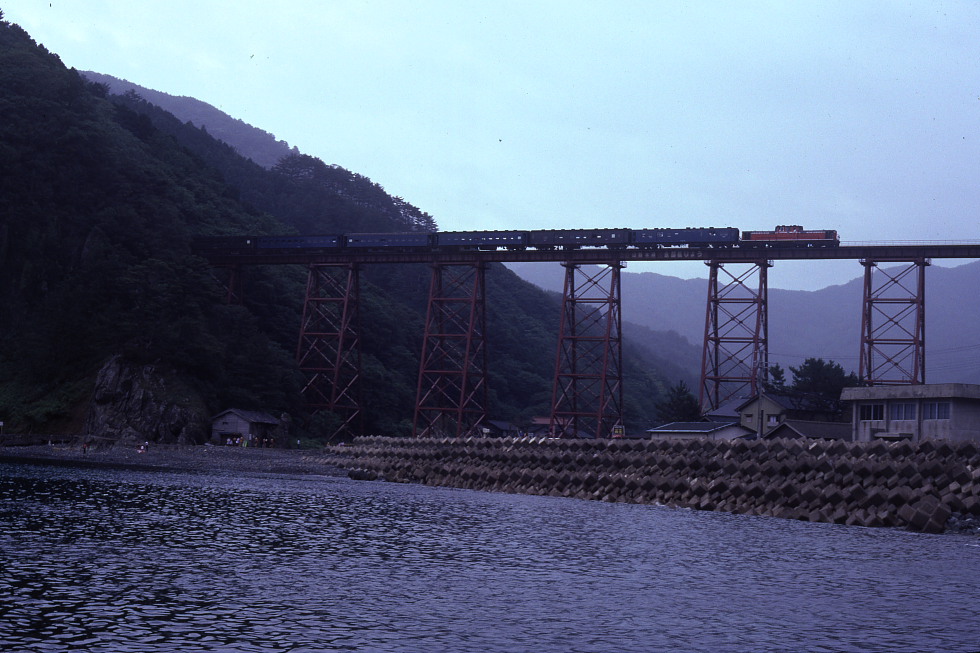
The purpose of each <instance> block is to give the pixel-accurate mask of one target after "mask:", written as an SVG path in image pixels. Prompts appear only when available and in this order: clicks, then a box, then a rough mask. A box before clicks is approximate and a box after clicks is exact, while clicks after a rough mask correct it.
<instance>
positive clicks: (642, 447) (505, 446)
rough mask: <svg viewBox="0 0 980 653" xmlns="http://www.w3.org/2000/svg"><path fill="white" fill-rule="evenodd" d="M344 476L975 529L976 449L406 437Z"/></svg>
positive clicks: (350, 456) (934, 444)
mask: <svg viewBox="0 0 980 653" xmlns="http://www.w3.org/2000/svg"><path fill="white" fill-rule="evenodd" d="M326 453H327V456H326V462H329V463H331V464H335V465H337V466H340V467H342V468H345V469H347V470H348V474H349V476H350V477H351V478H355V479H363V480H375V479H383V480H387V481H393V482H407V483H424V484H426V485H438V486H449V487H458V488H468V489H474V490H485V491H493V492H511V493H522V494H540V495H551V496H560V497H572V498H577V499H590V500H601V501H621V502H630V503H645V504H660V505H667V506H676V507H684V508H692V509H696V510H716V511H725V512H733V513H742V514H751V515H768V516H772V517H780V518H786V519H800V520H805V521H815V522H833V523H838V524H849V525H857V526H882V527H906V528H909V529H911V530H915V531H921V532H931V533H938V532H943V531H944V530H946V529H947V526H948V525H955V524H956V523H960V524H962V523H966V524H970V523H980V522H977V520H980V444H978V443H973V442H963V443H953V442H945V441H923V442H918V443H911V442H896V443H886V442H872V443H863V442H841V441H833V440H830V441H825V440H765V441H760V440H755V441H753V440H731V441H713V440H688V441H679V440H675V441H657V440H652V441H651V440H555V439H541V438H520V439H511V438H501V439H498V438H472V439H431V438H420V439H406V438H388V437H377V436H368V437H361V438H356V439H355V440H354V441H353V442H352V443H350V444H346V445H337V446H334V447H330V448H328V449H327V452H326Z"/></svg>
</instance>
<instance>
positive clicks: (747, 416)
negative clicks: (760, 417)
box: [742, 413, 755, 424]
mask: <svg viewBox="0 0 980 653" xmlns="http://www.w3.org/2000/svg"><path fill="white" fill-rule="evenodd" d="M742 417H743V418H744V419H745V421H746V422H747V423H749V424H751V423H752V422H753V418H754V417H755V415H753V414H752V413H745V415H743V416H742Z"/></svg>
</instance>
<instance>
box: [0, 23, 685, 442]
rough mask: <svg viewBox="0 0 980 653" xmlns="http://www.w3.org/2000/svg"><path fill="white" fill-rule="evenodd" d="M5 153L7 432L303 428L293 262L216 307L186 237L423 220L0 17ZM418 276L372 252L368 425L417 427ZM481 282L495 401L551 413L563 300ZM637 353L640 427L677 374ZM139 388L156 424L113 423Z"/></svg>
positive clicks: (351, 178) (382, 429)
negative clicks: (240, 411)
mask: <svg viewBox="0 0 980 653" xmlns="http://www.w3.org/2000/svg"><path fill="white" fill-rule="evenodd" d="M0 169H2V170H3V171H4V174H3V176H2V177H0V301H2V306H3V310H2V312H0V420H4V421H5V423H6V429H7V430H8V431H11V430H23V431H35V432H38V431H40V432H48V431H68V432H71V431H73V432H78V430H79V429H81V428H82V427H83V426H88V427H90V428H96V429H101V430H103V431H107V432H106V433H103V435H106V436H107V437H112V436H113V433H122V432H125V433H131V432H134V431H135V432H139V433H140V436H141V437H144V436H145V437H146V438H147V439H159V440H185V441H188V440H200V439H202V438H203V437H204V436H205V432H206V427H207V418H208V416H209V415H211V414H213V413H216V412H218V411H219V410H222V409H225V408H228V407H239V408H246V409H258V410H264V411H269V412H273V413H278V412H280V411H281V412H287V413H289V414H291V415H292V416H293V424H295V425H303V424H306V425H307V428H309V429H313V430H314V431H315V427H316V424H317V422H316V420H314V421H312V422H309V421H308V420H307V418H308V417H309V416H308V415H306V414H305V413H304V408H303V404H302V401H301V397H300V395H299V390H300V387H301V382H302V379H301V376H300V374H299V372H298V370H297V368H296V364H295V361H294V352H295V347H296V339H297V335H298V328H299V316H300V313H301V310H302V300H303V295H304V284H305V279H306V271H305V270H304V269H302V268H297V267H288V266H284V267H262V268H255V269H249V270H248V275H247V278H246V287H245V302H244V305H242V306H230V305H226V304H224V303H222V288H221V284H220V282H219V281H218V280H216V279H215V276H214V275H213V273H212V272H213V271H212V270H211V269H210V268H209V266H208V265H207V263H206V262H205V261H204V260H202V259H200V258H199V257H197V256H195V255H194V254H193V253H192V251H191V248H190V243H191V240H192V239H193V238H194V237H195V236H198V235H214V234H273V233H296V232H299V233H304V232H306V233H310V232H334V231H340V232H351V231H373V230H377V231H400V230H414V229H422V230H428V229H433V228H435V222H434V221H433V220H432V218H431V217H430V216H428V215H427V214H425V213H424V212H422V211H421V210H419V209H417V208H416V207H413V206H411V205H410V204H409V203H408V202H405V201H404V200H402V199H401V198H393V197H390V196H388V195H387V194H386V193H385V192H384V190H383V189H382V188H381V187H380V186H379V185H377V184H375V183H373V182H372V181H371V180H369V179H367V178H365V177H363V176H360V175H357V174H356V173H352V172H349V171H346V170H344V169H342V168H339V167H336V166H329V165H326V164H324V163H323V162H321V161H319V160H318V159H315V158H313V157H309V156H304V155H300V154H298V153H296V152H293V151H291V152H290V154H289V155H288V156H286V157H284V158H283V159H282V160H281V161H279V162H278V163H277V164H276V165H275V166H274V167H273V168H272V169H271V170H269V169H265V168H263V167H262V166H260V165H258V164H256V163H254V162H253V161H251V160H249V159H246V158H244V157H242V156H240V155H239V154H237V153H236V152H235V150H234V149H233V148H232V147H230V146H228V145H227V144H225V143H222V142H220V141H218V140H216V139H215V138H213V137H212V136H211V135H210V134H209V133H208V131H206V130H205V129H202V128H200V127H196V126H194V125H191V124H188V123H187V122H185V121H181V120H179V119H177V118H175V117H174V116H173V115H171V114H169V113H167V112H165V111H164V110H162V109H160V108H159V107H156V106H154V105H152V104H150V103H149V102H147V101H145V100H143V99H142V98H140V97H138V96H136V95H135V94H132V93H130V94H126V95H123V96H114V95H111V94H110V93H108V89H107V87H106V86H105V85H102V84H97V83H91V82H88V81H86V80H85V79H84V78H83V77H82V76H81V75H79V74H78V73H77V72H76V71H74V70H68V69H66V68H65V67H64V66H63V64H62V63H61V61H60V60H59V59H58V57H57V56H55V55H54V54H52V53H49V52H48V51H47V50H46V49H45V48H44V47H43V46H41V45H37V44H35V43H34V42H33V41H32V40H31V38H30V36H29V35H28V34H27V33H26V32H25V31H24V30H22V29H21V28H20V27H18V26H16V25H13V24H9V23H6V22H2V23H0ZM429 274H430V271H429V269H428V267H427V266H421V265H419V266H367V268H366V269H365V272H364V275H363V281H362V320H363V324H364V332H363V335H362V345H363V355H364V360H363V373H362V378H363V381H364V406H365V410H364V413H365V415H366V418H367V423H366V425H365V429H366V430H367V431H369V432H375V433H385V434H406V433H407V432H408V430H409V428H410V422H411V416H412V406H413V404H414V395H415V383H416V375H417V371H418V355H419V349H420V343H421V330H422V323H423V319H424V309H425V302H426V296H427V292H428V282H429ZM487 292H488V295H489V299H490V305H491V306H492V310H490V311H488V341H489V343H490V344H489V348H490V376H491V388H492V397H491V402H492V404H491V411H492V417H494V418H499V419H510V420H518V421H519V420H521V419H527V418H529V417H531V416H533V415H539V414H546V412H547V406H548V401H549V399H550V392H551V375H552V373H553V365H554V351H555V331H556V329H557V323H558V305H557V302H556V301H555V300H554V298H553V297H552V296H550V295H548V294H547V293H544V292H542V291H541V290H539V289H537V288H535V287H534V286H532V285H530V284H528V283H526V282H523V281H521V280H520V279H518V278H517V277H516V275H514V274H512V273H511V272H510V271H508V270H507V269H506V268H504V267H502V266H494V267H493V268H492V269H491V270H490V272H489V273H488V291H487ZM630 351H631V352H632V353H633V355H630V356H628V357H627V359H628V360H627V366H626V370H625V372H624V374H625V376H626V377H627V378H628V379H629V383H628V385H627V398H626V414H627V420H628V425H629V426H631V427H633V428H644V427H646V426H647V425H648V424H649V423H650V422H651V421H652V420H654V419H655V418H654V414H655V405H656V402H657V401H658V400H659V398H660V393H661V392H662V391H663V389H664V388H665V387H666V386H667V385H669V384H670V383H672V382H673V381H674V379H672V378H671V379H665V378H663V376H662V375H661V374H660V373H659V372H658V371H656V370H655V369H654V368H653V366H652V365H651V364H650V362H649V359H645V358H643V356H644V354H643V353H642V351H640V350H638V349H637V350H633V349H631V350H630ZM149 376H153V377H154V378H155V379H156V380H155V382H154V383H153V384H149V383H144V382H145V381H146V378H147V377H149ZM107 378H111V379H113V380H112V382H111V383H110V382H109V381H106V379H107ZM97 379H98V381H97ZM137 386H138V391H137ZM151 390H152V391H151ZM151 394H152V395H153V397H152V398H153V399H154V400H155V401H156V402H157V403H158V404H160V403H162V404H164V405H163V406H162V408H160V409H159V410H158V411H157V412H158V413H159V415H160V419H159V420H158V422H157V423H156V424H155V426H154V427H153V430H152V432H147V428H148V427H146V426H145V422H141V423H140V424H141V425H144V426H142V430H140V428H138V427H136V426H134V425H133V424H129V423H126V420H127V419H129V420H131V421H138V420H139V419H145V415H146V413H148V412H149V408H148V406H147V403H146V402H148V401H149V400H150V395H151ZM144 395H145V396H144ZM140 402H143V403H142V404H141V403H140ZM113 405H116V406H119V407H120V408H119V409H118V410H117V411H116V412H115V413H114V418H113V420H110V421H108V422H105V421H103V422H97V421H92V419H91V416H92V414H93V412H96V411H95V408H96V407H97V408H98V409H99V411H100V412H99V414H106V410H105V408H106V406H113ZM123 406H125V408H123ZM126 411H129V412H128V413H127V412H126ZM177 414H179V415H181V417H180V420H181V421H182V422H181V425H179V428H178V427H176V426H174V427H172V428H171V427H170V426H168V424H167V421H166V420H167V419H173V417H172V416H173V415H177ZM167 416H171V417H170V418H168V417H167ZM86 419H88V422H87V423H86V422H85V420H86ZM93 425H94V426H93ZM312 434H313V435H315V432H314V433H312Z"/></svg>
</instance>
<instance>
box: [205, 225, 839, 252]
mask: <svg viewBox="0 0 980 653" xmlns="http://www.w3.org/2000/svg"><path fill="white" fill-rule="evenodd" d="M839 245H840V239H839V238H838V236H837V232H836V231H834V230H832V229H819V230H806V229H804V228H803V227H801V226H799V225H781V226H778V227H776V228H775V229H774V230H773V231H742V232H740V231H739V230H738V229H736V228H734V227H721V228H716V227H686V228H682V229H542V230H536V231H509V230H508V231H437V232H424V231H407V232H398V233H362V234H331V235H320V236H209V237H202V238H199V239H197V241H196V242H195V247H196V248H197V249H199V250H202V251H208V250H212V251H213V250H220V251H223V252H228V253H231V252H249V253H254V254H261V253H262V252H272V251H276V250H279V251H281V250H293V249H304V250H329V251H337V250H343V249H346V250H350V251H361V252H366V251H385V252H393V251H420V250H429V251H434V252H439V251H495V250H499V249H505V250H524V249H538V250H553V249H581V248H608V249H626V248H638V249H659V248H662V247H697V248H719V247H744V248H775V247H780V248H782V247H837V246H839Z"/></svg>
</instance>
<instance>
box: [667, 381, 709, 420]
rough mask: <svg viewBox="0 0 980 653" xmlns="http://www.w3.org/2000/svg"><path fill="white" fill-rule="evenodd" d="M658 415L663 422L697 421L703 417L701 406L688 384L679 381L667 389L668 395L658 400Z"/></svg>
mask: <svg viewBox="0 0 980 653" xmlns="http://www.w3.org/2000/svg"><path fill="white" fill-rule="evenodd" d="M657 417H659V418H660V421H661V423H662V424H668V423H670V422H697V421H700V419H701V407H700V406H698V400H697V397H695V396H694V393H692V392H691V390H690V388H688V387H687V384H686V383H684V382H683V381H678V382H677V383H676V384H675V385H672V386H670V388H669V389H668V390H667V396H666V397H665V398H664V399H663V400H662V401H658V402H657Z"/></svg>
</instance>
